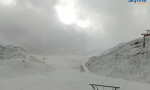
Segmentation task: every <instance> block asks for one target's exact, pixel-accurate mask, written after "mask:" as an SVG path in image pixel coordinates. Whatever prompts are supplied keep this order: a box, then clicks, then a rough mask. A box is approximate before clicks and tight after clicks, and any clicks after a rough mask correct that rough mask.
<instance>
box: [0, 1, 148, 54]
mask: <svg viewBox="0 0 150 90" xmlns="http://www.w3.org/2000/svg"><path fill="white" fill-rule="evenodd" d="M147 29H150V1H149V0H148V1H147V4H134V3H132V2H128V0H0V42H2V44H3V45H8V44H12V45H18V46H21V47H24V48H26V49H28V50H30V51H32V52H35V53H38V54H42V55H50V54H82V55H88V54H92V53H95V52H102V51H104V50H107V49H109V48H111V47H113V46H115V45H117V44H119V43H126V42H128V41H131V40H133V39H136V38H139V37H142V36H141V33H142V32H145V30H147Z"/></svg>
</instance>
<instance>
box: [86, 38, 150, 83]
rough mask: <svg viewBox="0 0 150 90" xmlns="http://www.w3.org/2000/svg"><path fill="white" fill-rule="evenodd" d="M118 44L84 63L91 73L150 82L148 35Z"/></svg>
mask: <svg viewBox="0 0 150 90" xmlns="http://www.w3.org/2000/svg"><path fill="white" fill-rule="evenodd" d="M145 42H146V45H145V46H146V47H145V48H143V38H139V39H136V40H133V41H130V42H128V43H124V44H120V45H118V46H116V47H114V48H112V49H110V50H107V51H106V52H104V53H103V54H101V55H99V56H93V57H90V58H89V61H88V62H87V63H86V66H87V67H88V69H89V71H90V72H91V73H95V74H99V75H105V76H109V77H116V78H122V79H128V80H133V81H140V82H146V83H150V36H148V37H146V41H145Z"/></svg>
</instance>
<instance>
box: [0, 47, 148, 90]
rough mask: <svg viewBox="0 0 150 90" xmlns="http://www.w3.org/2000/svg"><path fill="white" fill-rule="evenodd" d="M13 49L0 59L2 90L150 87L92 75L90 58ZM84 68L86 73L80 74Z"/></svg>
mask: <svg viewBox="0 0 150 90" xmlns="http://www.w3.org/2000/svg"><path fill="white" fill-rule="evenodd" d="M7 47H8V46H7ZM9 47H10V46H9ZM11 47H15V49H13V50H14V51H12V50H9V49H10V48H6V49H7V50H5V51H3V53H5V54H3V56H2V57H3V60H2V58H1V59H0V90H93V88H92V87H91V86H90V85H89V84H102V83H103V82H104V81H105V82H104V83H103V84H104V85H108V86H117V87H120V90H149V88H150V85H149V84H143V83H137V82H131V81H128V83H127V80H122V79H116V78H108V79H107V80H106V78H107V77H105V76H98V75H94V74H91V73H89V70H88V69H87V67H86V65H85V63H84V62H87V59H86V58H87V57H86V56H77V55H51V56H41V55H35V54H32V53H30V52H29V51H27V50H25V49H23V48H20V47H16V46H11ZM16 49H17V50H18V51H16ZM1 50H2V49H1ZM10 51H12V52H10ZM1 52H2V51H1ZM8 53H9V54H8ZM19 53H21V54H19ZM23 56H24V57H23ZM80 67H82V70H83V71H85V73H81V72H80ZM124 88H125V89H124ZM99 90H103V88H99ZM107 90H112V89H110V88H107Z"/></svg>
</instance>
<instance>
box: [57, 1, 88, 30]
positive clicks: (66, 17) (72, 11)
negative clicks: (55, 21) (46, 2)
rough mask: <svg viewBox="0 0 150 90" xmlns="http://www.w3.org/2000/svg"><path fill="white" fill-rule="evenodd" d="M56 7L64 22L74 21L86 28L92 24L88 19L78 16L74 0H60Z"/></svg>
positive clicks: (70, 22) (71, 22)
mask: <svg viewBox="0 0 150 90" xmlns="http://www.w3.org/2000/svg"><path fill="white" fill-rule="evenodd" d="M55 9H56V11H57V13H58V17H59V19H60V21H61V22H63V23H64V24H73V23H74V24H76V25H78V26H80V27H82V28H86V27H88V26H89V24H90V23H89V21H88V20H81V19H80V18H78V17H77V15H78V14H79V13H77V11H76V8H75V2H74V0H60V1H59V3H58V5H56V7H55Z"/></svg>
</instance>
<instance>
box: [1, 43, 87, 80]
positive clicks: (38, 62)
mask: <svg viewBox="0 0 150 90" xmlns="http://www.w3.org/2000/svg"><path fill="white" fill-rule="evenodd" d="M86 60H87V59H86V56H77V55H51V56H41V55H36V54H33V53H31V52H30V51H27V50H25V49H23V48H21V47H18V46H13V45H8V46H0V72H1V73H0V79H6V78H15V77H22V76H28V75H37V74H44V73H48V72H54V71H60V70H61V71H72V72H81V65H82V63H83V62H85V61H86Z"/></svg>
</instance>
